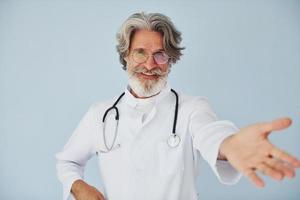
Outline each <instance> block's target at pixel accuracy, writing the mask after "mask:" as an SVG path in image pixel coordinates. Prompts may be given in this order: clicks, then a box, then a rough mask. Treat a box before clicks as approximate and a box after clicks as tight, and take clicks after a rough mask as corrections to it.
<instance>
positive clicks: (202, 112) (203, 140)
mask: <svg viewBox="0 0 300 200" xmlns="http://www.w3.org/2000/svg"><path fill="white" fill-rule="evenodd" d="M189 129H190V132H191V134H192V138H193V146H194V148H195V149H197V150H199V151H200V154H201V155H202V157H203V158H204V159H205V160H206V161H207V162H208V163H209V165H210V166H211V168H212V169H213V171H214V173H215V174H216V176H217V177H218V179H219V181H220V182H221V183H223V184H227V185H232V184H235V183H237V182H238V181H239V179H240V178H241V173H239V172H238V171H237V170H236V169H235V168H234V167H233V166H232V165H231V164H230V163H229V162H228V161H222V160H217V158H218V155H219V147H220V144H221V143H222V142H223V140H224V139H225V138H227V137H229V136H230V135H232V134H234V133H236V132H237V131H238V130H239V129H238V128H237V127H236V126H235V125H234V124H233V123H232V122H230V121H226V120H218V119H217V116H216V114H215V112H214V111H213V109H212V108H211V106H210V105H209V103H208V101H207V99H206V98H198V99H197V100H196V101H195V104H194V107H193V112H192V114H191V116H190V124H189Z"/></svg>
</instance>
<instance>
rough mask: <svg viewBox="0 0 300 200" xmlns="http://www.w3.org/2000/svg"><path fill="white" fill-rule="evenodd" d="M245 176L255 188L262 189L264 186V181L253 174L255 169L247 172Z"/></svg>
mask: <svg viewBox="0 0 300 200" xmlns="http://www.w3.org/2000/svg"><path fill="white" fill-rule="evenodd" d="M245 176H247V177H248V178H249V179H250V180H251V181H252V182H253V183H254V184H255V185H256V186H257V187H260V188H262V187H264V186H265V183H264V181H263V180H262V179H261V178H260V177H259V176H257V174H256V173H255V169H249V170H247V171H246V172H245Z"/></svg>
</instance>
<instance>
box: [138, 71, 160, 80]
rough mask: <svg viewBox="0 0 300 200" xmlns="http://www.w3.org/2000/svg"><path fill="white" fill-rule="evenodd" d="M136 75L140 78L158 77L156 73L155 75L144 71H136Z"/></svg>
mask: <svg viewBox="0 0 300 200" xmlns="http://www.w3.org/2000/svg"><path fill="white" fill-rule="evenodd" d="M138 76H141V77H142V78H145V79H157V78H158V75H156V74H152V73H145V72H141V73H138Z"/></svg>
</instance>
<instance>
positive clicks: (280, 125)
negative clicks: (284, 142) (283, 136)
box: [260, 117, 292, 136]
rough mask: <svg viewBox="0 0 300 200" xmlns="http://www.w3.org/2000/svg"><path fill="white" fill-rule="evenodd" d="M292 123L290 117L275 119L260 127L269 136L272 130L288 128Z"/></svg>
mask: <svg viewBox="0 0 300 200" xmlns="http://www.w3.org/2000/svg"><path fill="white" fill-rule="evenodd" d="M291 124H292V119H291V118H289V117H284V118H279V119H275V120H273V121H271V122H266V123H263V124H261V125H260V126H261V127H260V129H261V131H262V133H263V134H266V136H268V135H269V134H270V133H271V132H272V131H278V130H282V129H285V128H288V127H289V126H290V125H291Z"/></svg>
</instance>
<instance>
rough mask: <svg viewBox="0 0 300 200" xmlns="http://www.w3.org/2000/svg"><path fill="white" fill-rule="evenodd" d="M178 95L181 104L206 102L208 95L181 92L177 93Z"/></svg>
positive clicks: (192, 104)
mask: <svg viewBox="0 0 300 200" xmlns="http://www.w3.org/2000/svg"><path fill="white" fill-rule="evenodd" d="M178 95H179V102H180V103H181V104H187V105H191V106H194V105H197V104H203V103H208V101H209V100H208V97H206V96H199V95H189V94H185V93H182V92H179V93H178Z"/></svg>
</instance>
